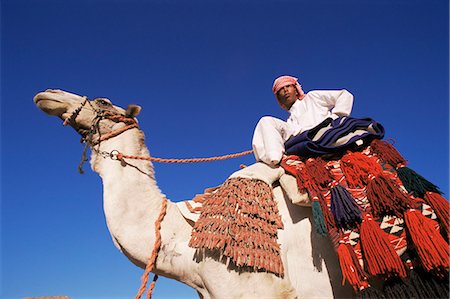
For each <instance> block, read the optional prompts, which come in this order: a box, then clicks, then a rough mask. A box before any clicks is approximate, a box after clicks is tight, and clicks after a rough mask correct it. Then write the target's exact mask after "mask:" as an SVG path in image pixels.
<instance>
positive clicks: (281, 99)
mask: <svg viewBox="0 0 450 299" xmlns="http://www.w3.org/2000/svg"><path fill="white" fill-rule="evenodd" d="M298 96H299V94H298V92H297V88H295V85H293V84H290V85H286V86H284V87H282V88H281V89H280V90H279V91H278V92H277V100H278V104H280V106H281V108H283V109H284V110H289V109H291V107H292V105H294V103H295V101H296V100H297V99H298Z"/></svg>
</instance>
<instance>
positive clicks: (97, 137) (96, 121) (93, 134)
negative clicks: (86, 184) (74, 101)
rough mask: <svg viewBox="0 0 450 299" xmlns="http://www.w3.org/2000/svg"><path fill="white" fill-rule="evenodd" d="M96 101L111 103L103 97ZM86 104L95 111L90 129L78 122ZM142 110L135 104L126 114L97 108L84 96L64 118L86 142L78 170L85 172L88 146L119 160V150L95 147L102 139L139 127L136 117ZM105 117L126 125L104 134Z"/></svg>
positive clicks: (98, 152)
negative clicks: (84, 127)
mask: <svg viewBox="0 0 450 299" xmlns="http://www.w3.org/2000/svg"><path fill="white" fill-rule="evenodd" d="M94 101H97V102H102V101H104V104H105V106H106V105H107V104H108V103H110V102H109V101H107V99H103V98H98V99H95V100H94ZM86 104H88V105H89V106H90V107H89V108H87V109H90V110H91V111H93V112H94V113H95V116H94V118H93V119H92V123H91V126H90V128H89V129H88V130H86V129H83V128H81V127H80V126H79V125H78V124H77V122H76V118H77V116H78V115H79V114H80V112H81V110H83V109H85V108H86ZM140 111H141V107H140V106H138V105H133V104H132V105H129V106H128V108H127V110H126V111H125V114H123V113H120V112H118V111H117V110H115V109H114V110H113V109H102V108H96V107H94V105H92V103H91V101H89V99H88V98H87V97H84V101H83V102H82V103H81V105H80V106H79V107H78V108H76V109H75V110H74V111H73V112H72V114H71V115H70V116H69V117H68V118H66V119H65V120H64V125H65V126H66V125H68V124H69V125H70V126H71V127H72V128H74V129H75V130H76V131H77V132H78V134H80V135H81V136H82V138H81V141H82V142H83V143H85V147H84V150H83V153H82V157H81V161H80V164H79V165H78V172H80V173H81V174H83V173H84V171H83V168H82V167H83V164H84V162H86V161H87V155H86V152H87V148H88V147H90V148H91V149H92V150H93V151H94V152H96V153H97V154H100V155H101V156H103V157H106V156H108V157H110V158H111V159H113V160H117V159H118V158H117V157H118V154H119V152H117V151H112V152H110V153H109V152H108V153H107V152H101V151H100V150H99V149H98V148H95V146H96V145H99V144H100V143H101V142H102V141H105V140H108V139H110V138H113V137H115V136H118V135H120V134H122V133H123V132H125V131H128V130H130V129H133V128H139V125H138V124H137V121H136V119H135V117H136V116H137V115H138V114H139V112H140ZM105 119H107V120H111V121H113V122H116V123H119V122H122V123H124V124H125V126H124V127H121V128H118V129H115V130H112V131H110V132H107V133H105V134H102V132H101V130H100V121H102V120H105Z"/></svg>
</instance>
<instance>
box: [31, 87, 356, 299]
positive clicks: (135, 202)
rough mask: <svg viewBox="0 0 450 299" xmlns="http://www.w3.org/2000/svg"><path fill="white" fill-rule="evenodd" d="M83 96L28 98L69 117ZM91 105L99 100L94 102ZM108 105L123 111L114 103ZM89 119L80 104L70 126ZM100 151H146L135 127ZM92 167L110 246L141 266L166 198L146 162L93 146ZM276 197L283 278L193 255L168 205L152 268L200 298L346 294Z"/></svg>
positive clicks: (303, 217)
mask: <svg viewBox="0 0 450 299" xmlns="http://www.w3.org/2000/svg"><path fill="white" fill-rule="evenodd" d="M83 100H84V98H82V97H80V96H78V95H76V94H72V93H68V92H64V91H61V90H47V91H46V92H42V93H39V94H37V95H36V96H35V98H34V101H35V103H36V105H37V106H38V107H39V108H40V109H41V110H43V111H44V112H46V113H48V114H50V115H55V116H59V117H60V118H62V119H65V118H67V117H69V116H70V114H71V113H72V111H74V110H75V109H76V108H77V107H79V106H80V104H81V103H82V102H83ZM92 105H94V106H95V105H97V106H101V103H98V102H96V101H92ZM105 107H106V106H105ZM105 107H104V108H105ZM107 109H111V110H115V111H117V112H120V113H125V110H123V109H122V108H119V107H116V106H112V105H111V106H108V107H107ZM93 117H94V112H93V110H92V109H90V108H89V106H86V108H85V109H82V110H81V112H80V114H79V115H78V117H77V118H76V123H77V125H78V126H80V127H82V128H84V129H86V128H88V127H89V126H90V125H91V122H92V119H93ZM120 126H124V124H122V123H119V124H117V123H113V122H112V121H109V120H104V121H102V122H101V130H102V132H103V133H105V132H108V131H111V130H113V129H116V128H118V127H120ZM99 149H100V150H101V151H107V152H110V151H112V150H118V151H120V152H123V153H126V154H128V155H139V156H148V155H149V152H148V149H147V147H146V146H145V144H144V135H143V133H142V132H141V131H140V130H138V129H131V130H128V131H126V132H124V133H122V134H121V135H119V136H117V137H114V138H111V139H109V140H106V141H103V142H101V144H100V148H99ZM91 166H92V169H93V170H94V171H95V172H97V173H98V174H99V175H100V176H101V178H102V180H103V187H104V210H105V215H106V220H107V225H108V228H109V231H110V233H111V236H112V239H113V241H114V244H115V245H116V246H117V247H118V248H119V250H121V251H122V252H123V253H124V254H125V255H126V256H127V257H128V258H129V259H130V260H131V261H132V262H133V263H135V264H136V265H137V266H139V267H142V268H144V267H145V264H146V263H147V261H148V260H149V257H150V254H151V251H152V248H153V244H154V241H155V240H154V238H155V237H154V234H153V233H151V232H153V231H154V223H155V219H156V218H157V217H158V214H159V212H160V209H161V204H162V201H163V197H164V195H163V194H162V193H161V191H160V189H159V188H158V186H157V183H156V181H155V177H154V172H153V166H152V164H151V163H149V162H147V161H139V160H133V161H130V162H129V164H128V165H124V164H121V163H120V162H119V161H113V160H111V159H105V158H103V157H101V156H100V155H98V154H96V152H95V151H93V153H92V156H91ZM274 195H275V198H276V200H277V202H278V204H279V211H280V214H281V217H282V219H283V222H284V229H283V230H280V231H279V234H278V236H279V243H280V244H281V249H282V259H283V264H284V268H285V276H284V278H280V277H277V276H275V275H273V274H269V273H262V272H258V273H255V272H240V271H239V269H233V268H231V267H230V266H228V265H226V264H225V263H223V262H222V261H219V260H218V258H217V257H215V256H196V252H195V250H194V249H193V248H190V247H189V246H188V242H189V239H190V234H191V230H192V227H191V225H190V224H189V223H188V222H187V221H186V220H185V219H184V218H183V217H182V215H181V213H180V211H179V209H178V208H177V206H176V205H175V204H174V203H172V202H169V204H168V208H167V215H166V216H165V218H164V221H163V223H162V228H161V236H162V246H161V250H160V251H159V255H158V259H157V263H156V268H155V270H154V272H155V273H157V274H160V275H163V276H166V277H169V278H173V279H176V280H178V281H181V282H183V283H185V284H187V285H189V286H191V287H193V288H194V289H196V290H197V291H198V293H199V295H200V297H202V298H308V299H310V298H331V297H333V296H335V297H345V298H348V297H351V293H350V292H349V291H350V289H349V288H343V287H341V286H340V284H341V277H340V274H339V271H338V269H339V266H338V262H337V259H336V257H335V254H334V252H333V251H332V247H331V244H330V243H329V241H328V240H327V239H323V238H321V237H316V236H315V234H314V233H312V229H311V218H312V216H311V210H310V209H308V208H302V207H299V206H295V205H293V204H292V203H290V202H289V201H286V200H285V198H286V197H285V194H283V191H282V190H281V188H280V187H276V188H275V189H274Z"/></svg>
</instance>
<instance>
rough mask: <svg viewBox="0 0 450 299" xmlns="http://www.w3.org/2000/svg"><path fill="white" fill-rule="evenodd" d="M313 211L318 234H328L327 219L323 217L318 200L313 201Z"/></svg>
mask: <svg viewBox="0 0 450 299" xmlns="http://www.w3.org/2000/svg"><path fill="white" fill-rule="evenodd" d="M312 211H313V218H314V223H315V224H316V232H317V233H318V234H320V235H322V236H326V235H327V234H328V229H327V226H326V225H325V217H324V216H323V212H322V208H321V207H320V203H319V201H318V200H313V201H312Z"/></svg>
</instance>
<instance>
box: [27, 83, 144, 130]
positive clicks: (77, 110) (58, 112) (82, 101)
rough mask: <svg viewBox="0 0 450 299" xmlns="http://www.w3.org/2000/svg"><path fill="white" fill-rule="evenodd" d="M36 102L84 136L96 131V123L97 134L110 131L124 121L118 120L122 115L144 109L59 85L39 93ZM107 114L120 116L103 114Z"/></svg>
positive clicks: (125, 115) (130, 117)
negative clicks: (59, 87) (68, 89)
mask: <svg viewBox="0 0 450 299" xmlns="http://www.w3.org/2000/svg"><path fill="white" fill-rule="evenodd" d="M34 103H35V104H36V105H37V106H38V107H39V109H41V110H42V111H44V112H45V113H47V114H49V115H53V116H58V117H59V118H61V119H62V120H64V124H70V125H71V126H72V127H73V128H74V129H75V130H76V131H77V132H78V133H79V134H80V135H81V136H82V137H83V138H85V137H86V136H87V135H88V134H89V133H92V132H93V130H92V129H93V128H94V126H95V128H94V129H95V132H94V134H101V135H104V134H108V133H110V132H112V131H113V130H115V129H116V128H117V126H120V125H121V123H122V121H118V119H119V118H120V117H122V119H125V120H126V119H134V117H136V116H137V115H138V114H139V112H140V110H141V107H139V106H137V105H129V106H128V108H127V110H125V109H123V108H120V107H117V106H114V105H113V104H112V103H111V101H110V100H108V99H106V98H96V99H94V100H92V101H90V100H88V99H87V98H86V97H82V96H79V95H76V94H73V93H70V92H66V91H62V90H58V89H48V90H46V91H44V92H40V93H38V94H37V95H36V96H35V97H34ZM104 115H108V116H112V115H114V116H117V117H116V118H112V117H101V116H104ZM100 120H102V121H101V122H100ZM122 126H123V125H122ZM91 137H92V136H91Z"/></svg>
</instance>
